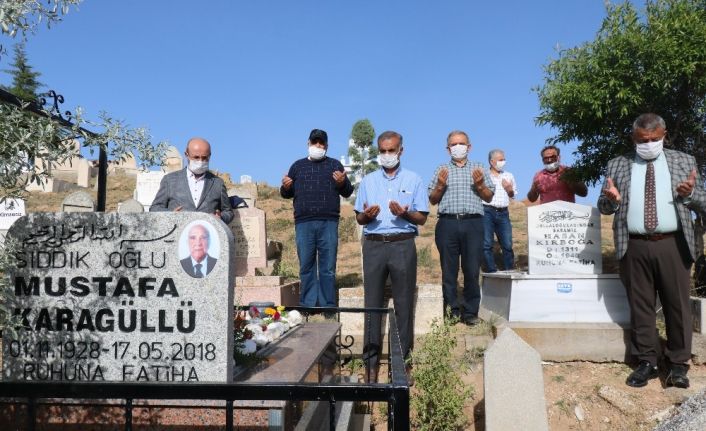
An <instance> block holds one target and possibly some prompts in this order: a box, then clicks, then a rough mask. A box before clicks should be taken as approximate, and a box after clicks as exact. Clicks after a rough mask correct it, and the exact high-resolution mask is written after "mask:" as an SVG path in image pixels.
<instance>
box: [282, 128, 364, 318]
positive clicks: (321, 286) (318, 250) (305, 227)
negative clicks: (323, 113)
mask: <svg viewBox="0 0 706 431" xmlns="http://www.w3.org/2000/svg"><path fill="white" fill-rule="evenodd" d="M327 149H328V134H327V133H326V132H325V131H323V130H320V129H314V130H312V131H311V133H310V134H309V141H308V144H307V152H308V156H307V157H305V158H303V159H299V160H297V161H296V162H294V163H293V164H292V166H291V167H290V168H289V172H288V173H287V174H286V175H285V176H284V178H282V186H281V187H280V195H281V196H282V197H283V198H285V199H291V198H294V230H295V235H296V242H297V255H298V256H299V279H300V280H301V281H300V287H299V305H303V306H306V307H316V306H317V305H318V306H319V307H335V306H336V289H335V284H336V256H337V252H338V220H339V218H340V211H341V198H340V196H343V197H344V198H347V197H349V196H350V195H351V194H352V193H353V185H352V184H351V182H350V180H348V176H347V175H346V173H345V171H344V169H343V165H342V164H341V162H339V161H338V160H336V159H332V158H331V157H327V156H326V150H327Z"/></svg>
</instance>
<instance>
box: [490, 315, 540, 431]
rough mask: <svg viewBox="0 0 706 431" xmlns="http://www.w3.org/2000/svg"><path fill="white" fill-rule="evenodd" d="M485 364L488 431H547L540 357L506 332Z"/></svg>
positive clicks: (494, 344) (525, 344)
mask: <svg viewBox="0 0 706 431" xmlns="http://www.w3.org/2000/svg"><path fill="white" fill-rule="evenodd" d="M483 364H484V365H483V387H484V391H485V429H486V431H509V430H518V431H519V430H522V431H548V430H549V421H548V420H547V406H546V401H545V399H544V379H543V377H542V365H541V359H540V357H539V353H537V351H536V350H534V349H533V348H532V347H530V345H529V344H527V343H525V342H524V340H522V338H520V337H519V336H518V335H517V334H515V332H513V331H512V329H509V328H506V329H504V330H503V331H502V332H501V333H500V335H499V336H498V338H496V339H495V341H494V342H493V343H492V344H491V345H490V347H489V348H488V350H486V352H485V357H484V359H483Z"/></svg>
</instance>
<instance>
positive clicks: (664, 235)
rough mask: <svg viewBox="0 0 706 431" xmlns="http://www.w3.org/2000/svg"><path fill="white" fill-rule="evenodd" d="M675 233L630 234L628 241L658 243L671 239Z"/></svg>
mask: <svg viewBox="0 0 706 431" xmlns="http://www.w3.org/2000/svg"><path fill="white" fill-rule="evenodd" d="M676 234H677V233H676V232H666V233H645V234H642V233H631V234H630V239H641V240H643V241H659V240H662V239H665V238H672V237H673V236H674V235H676Z"/></svg>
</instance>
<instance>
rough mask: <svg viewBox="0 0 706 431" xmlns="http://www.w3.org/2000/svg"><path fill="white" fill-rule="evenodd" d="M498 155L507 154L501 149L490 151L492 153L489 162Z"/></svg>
mask: <svg viewBox="0 0 706 431" xmlns="http://www.w3.org/2000/svg"><path fill="white" fill-rule="evenodd" d="M496 154H505V151H503V150H501V149H500V148H496V149H494V150H490V152H489V153H488V161H491V160H493V156H494V155H496Z"/></svg>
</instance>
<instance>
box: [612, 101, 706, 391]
mask: <svg viewBox="0 0 706 431" xmlns="http://www.w3.org/2000/svg"><path fill="white" fill-rule="evenodd" d="M632 130H633V132H632V140H633V143H634V145H635V151H634V152H630V153H627V154H625V155H622V156H619V157H616V158H614V159H613V160H611V161H610V162H608V167H607V169H606V179H605V183H604V185H603V190H602V193H601V196H600V197H599V198H598V209H599V210H600V211H601V213H603V214H606V215H609V214H614V216H613V217H614V220H613V237H614V243H615V254H616V257H617V258H618V259H619V260H620V280H621V281H622V282H623V285H624V286H625V289H626V291H627V295H628V304H629V305H630V323H631V346H630V350H631V353H632V354H633V355H634V356H635V357H636V358H637V360H638V361H639V364H638V367H637V368H636V369H635V370H634V371H633V372H632V373H631V374H630V376H628V378H627V381H626V383H627V385H628V386H633V387H642V386H645V385H647V383H648V381H649V380H650V379H653V378H655V377H657V375H658V368H657V366H658V364H660V358H659V356H658V351H659V350H660V349H659V339H658V337H657V329H656V323H655V322H656V312H655V305H656V304H655V301H656V300H655V297H656V295H659V299H660V302H661V303H662V310H663V312H664V320H665V323H666V326H667V331H666V332H667V346H666V348H665V349H664V355H665V357H666V364H664V365H666V370H665V374H666V379H665V383H666V384H667V386H676V387H679V388H687V387H689V378H688V377H687V376H686V374H687V371H688V369H689V365H688V362H689V360H690V359H691V336H692V317H691V304H690V300H689V291H690V288H691V281H690V278H689V274H690V272H691V264H692V263H693V262H694V261H695V260H696V257H697V255H698V254H699V253H700V252H701V250H697V247H696V238H695V236H694V223H693V221H692V217H691V211H695V212H698V213H701V214H703V213H704V212H705V211H706V191H704V188H703V183H702V182H701V177H700V175H699V172H698V168H697V166H696V161H695V159H694V157H692V156H690V155H688V154H685V153H682V152H679V151H674V150H669V149H664V148H663V142H664V138H665V136H666V133H667V129H666V125H665V122H664V120H663V119H662V118H661V117H660V116H659V115H657V114H651V113H650V114H642V115H640V116H639V117H637V119H636V120H635V122H634V123H633V126H632ZM660 365H661V364H660Z"/></svg>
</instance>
